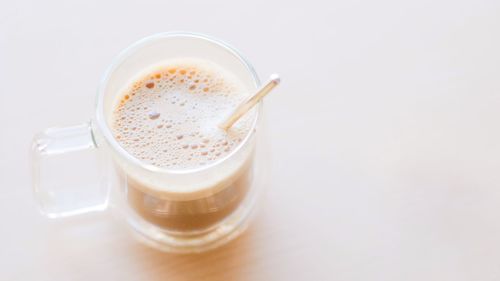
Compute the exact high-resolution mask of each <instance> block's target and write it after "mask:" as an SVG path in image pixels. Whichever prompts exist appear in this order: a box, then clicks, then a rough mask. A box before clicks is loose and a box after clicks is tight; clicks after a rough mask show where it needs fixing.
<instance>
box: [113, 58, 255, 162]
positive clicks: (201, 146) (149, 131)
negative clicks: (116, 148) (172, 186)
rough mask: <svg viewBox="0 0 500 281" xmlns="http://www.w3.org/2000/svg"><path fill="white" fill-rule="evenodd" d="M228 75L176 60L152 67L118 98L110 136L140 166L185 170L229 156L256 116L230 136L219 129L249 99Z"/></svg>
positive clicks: (248, 117)
mask: <svg viewBox="0 0 500 281" xmlns="http://www.w3.org/2000/svg"><path fill="white" fill-rule="evenodd" d="M248 94H249V93H248V89H246V87H245V86H244V85H243V83H242V82H241V81H239V79H238V78H237V77H235V76H234V75H233V74H232V73H230V72H228V71H226V70H224V69H223V68H221V67H220V66H218V65H216V64H214V63H212V62H209V61H205V60H199V59H178V60H172V61H169V62H166V63H164V64H162V66H160V67H156V68H153V69H152V70H151V71H149V72H146V74H144V75H143V76H140V77H139V78H138V79H136V80H135V81H134V82H133V83H131V85H130V86H129V87H128V89H126V90H125V91H124V93H123V94H122V95H121V96H120V100H119V101H118V102H117V105H116V108H115V110H114V112H113V121H112V122H113V126H112V127H113V134H114V136H115V138H116V139H117V140H118V142H119V143H120V145H121V146H122V147H123V148H125V150H127V151H128V152H129V153H130V154H132V155H134V156H135V157H136V158H138V159H141V160H142V161H144V162H146V163H149V164H152V165H155V166H158V167H163V168H170V169H189V168H196V167H200V166H203V165H207V164H209V163H211V162H214V161H216V160H217V159H220V158H223V157H225V156H226V155H228V154H229V153H230V152H231V151H232V150H233V149H234V148H235V147H237V146H238V144H239V143H240V142H241V141H242V140H243V139H244V138H245V136H246V135H247V134H248V132H249V130H250V129H251V126H252V121H253V119H254V118H255V112H254V111H252V112H249V113H248V114H247V115H245V116H243V117H242V118H241V119H240V120H239V121H238V122H237V123H236V124H234V125H233V127H232V128H231V129H230V130H229V131H227V132H226V131H224V130H222V129H220V128H219V127H218V124H220V123H221V122H222V121H223V119H224V118H225V117H226V116H227V115H228V114H229V113H230V112H231V111H232V110H233V109H234V108H235V107H236V106H237V105H238V104H239V103H240V102H241V101H243V100H244V99H245V98H246V97H247V95H248Z"/></svg>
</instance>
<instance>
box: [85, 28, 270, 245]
mask: <svg viewBox="0 0 500 281" xmlns="http://www.w3.org/2000/svg"><path fill="white" fill-rule="evenodd" d="M182 57H190V58H200V59H205V60H209V61H212V62H214V63H216V64H218V65H220V66H221V67H223V68H224V69H226V70H228V71H230V72H232V73H233V74H234V75H236V76H237V77H238V78H239V79H240V80H241V81H242V82H243V84H244V85H245V87H246V88H247V89H248V90H249V91H254V90H256V89H257V87H258V86H259V84H260V82H259V79H258V77H257V74H256V73H255V71H254V70H253V68H252V67H251V66H250V65H249V63H248V62H247V61H246V60H245V59H244V58H243V57H242V56H241V55H239V53H238V52H237V51H235V50H234V49H233V48H231V47H229V46H228V45H226V44H225V43H223V42H220V41H217V40H215V39H212V38H207V37H205V36H202V35H197V34H188V33H164V34H159V35H154V36H151V37H148V38H146V39H143V40H141V41H139V42H137V43H136V44H134V45H133V46H131V47H129V48H128V49H126V50H125V51H124V52H122V53H121V54H120V55H119V57H118V59H117V60H116V62H115V63H114V64H113V65H112V66H111V67H110V69H109V70H108V72H107V73H106V75H105V77H104V79H103V81H102V83H101V86H100V88H99V93H98V102H97V114H96V118H95V120H93V122H92V126H93V131H95V132H97V133H95V134H94V137H95V141H96V143H97V144H98V146H105V147H108V148H109V151H110V152H111V155H112V159H113V162H114V164H115V166H116V167H117V168H118V171H119V173H118V174H119V175H120V177H121V178H122V181H121V182H123V185H124V186H122V187H124V188H122V189H121V190H122V191H123V192H120V195H119V196H118V197H120V198H121V200H120V201H121V204H118V206H121V207H120V208H122V209H123V210H125V216H126V218H127V220H128V222H129V223H130V224H131V225H132V227H133V228H134V229H135V230H136V231H137V233H139V234H140V235H139V236H140V237H142V238H143V239H142V240H143V241H144V242H146V243H148V244H150V245H152V246H154V247H156V248H159V249H161V250H166V251H175V252H199V251H204V250H206V249H210V248H213V247H216V246H218V245H220V244H223V243H225V242H227V241H229V240H231V239H232V238H234V237H235V236H237V235H238V234H239V233H240V232H241V231H243V229H244V228H245V225H246V221H247V218H248V216H249V214H250V212H251V210H252V208H253V206H254V205H255V193H256V191H255V189H256V186H255V184H253V175H254V168H255V165H254V163H255V161H254V158H255V157H254V156H255V146H256V133H257V125H258V123H259V120H260V117H259V116H260V111H261V108H262V104H259V106H258V107H257V108H256V109H254V110H257V111H258V112H257V113H256V114H255V116H256V117H255V120H254V123H253V127H252V129H251V130H250V132H249V133H248V135H247V136H246V137H245V139H244V140H243V141H242V142H241V143H240V145H239V146H238V147H236V148H235V149H234V151H232V152H231V153H230V154H229V155H228V156H226V157H225V158H222V159H219V160H217V161H216V162H214V163H212V164H209V165H207V166H203V167H200V168H196V169H188V170H168V169H163V168H160V167H156V166H152V165H149V164H147V163H143V162H141V161H140V160H139V159H137V158H135V157H134V156H132V155H130V154H129V153H127V151H125V150H124V149H123V148H122V147H121V146H120V145H119V143H118V142H117V141H116V140H115V139H114V137H113V135H112V132H111V129H110V127H111V124H112V113H113V110H114V106H115V101H116V99H117V96H118V95H120V94H121V93H122V92H123V91H124V90H125V89H126V87H127V86H128V85H129V83H130V82H131V81H132V80H134V78H137V77H138V76H140V74H142V73H143V71H144V70H148V69H150V68H151V67H154V66H156V65H159V64H160V65H161V63H162V62H163V61H167V60H169V59H174V58H182ZM221 120H222V119H221Z"/></svg>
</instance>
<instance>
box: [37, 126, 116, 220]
mask: <svg viewBox="0 0 500 281" xmlns="http://www.w3.org/2000/svg"><path fill="white" fill-rule="evenodd" d="M32 149H33V151H32V154H33V188H34V193H35V199H36V200H37V202H38V204H39V206H40V210H41V212H42V213H43V214H44V215H46V216H47V217H49V218H59V217H67V216H72V215H77V214H83V213H88V212H91V211H101V210H104V209H106V208H107V205H108V197H109V196H108V194H109V182H108V175H109V173H108V169H109V167H108V166H109V165H107V163H106V161H104V159H103V155H102V154H103V153H102V152H101V151H99V149H97V145H96V143H95V141H94V137H93V133H92V129H91V126H90V124H89V123H85V124H81V125H77V126H72V127H65V128H50V129H47V130H45V131H43V132H42V133H39V134H38V135H36V136H35V138H34V140H33V147H32Z"/></svg>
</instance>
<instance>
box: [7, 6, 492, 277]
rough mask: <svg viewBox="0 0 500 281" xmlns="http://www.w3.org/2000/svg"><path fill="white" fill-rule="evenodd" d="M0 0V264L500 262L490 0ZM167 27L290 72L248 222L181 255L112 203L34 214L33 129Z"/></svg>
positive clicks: (376, 269) (144, 267)
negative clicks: (204, 249)
mask: <svg viewBox="0 0 500 281" xmlns="http://www.w3.org/2000/svg"><path fill="white" fill-rule="evenodd" d="M1 1H2V2H0V124H1V128H0V142H1V143H0V144H1V145H0V222H1V227H0V280H222V279H225V280H345V281H354V280H359V281H362V280H363V281H365V280H416V281H417V280H419V281H420V280H455V281H458V280H500V143H499V142H500V128H499V124H500V110H499V109H500V2H499V1H494V0H491V1H451V0H449V1H445V0H439V1H435V0H422V1H388V0H382V1H369V0H359V1H336V0H333V1H283V2H281V3H280V2H273V1H200V2H198V3H195V2H192V1H156V2H153V1H140V2H139V1H137V2H135V3H132V2H131V1H92V0H88V1H80V2H73V1H60V2H54V1H6V0H1ZM172 30H189V31H196V32H202V33H207V34H210V35H212V36H215V37H218V38H221V39H224V40H226V41H227V42H229V43H230V44H232V45H234V46H236V47H237V48H239V49H240V50H241V51H242V52H243V53H244V54H245V55H246V56H247V57H248V59H249V60H250V61H251V62H252V63H253V64H254V66H255V68H256V69H257V71H258V73H259V74H260V75H261V76H262V77H266V76H267V75H269V74H270V73H272V72H279V73H280V74H281V76H282V78H283V80H282V85H281V86H280V88H279V90H277V91H276V92H274V93H273V94H272V95H270V96H269V97H268V98H267V102H266V118H267V125H268V134H267V138H268V147H269V148H270V149H271V150H272V155H271V158H270V159H271V160H270V161H271V171H270V175H271V176H270V177H269V178H268V179H267V184H266V185H267V187H266V188H267V189H268V191H267V193H266V194H265V195H264V197H263V200H262V204H261V209H260V213H259V214H258V216H257V218H256V220H255V221H254V223H253V224H252V227H251V228H250V229H249V231H248V232H247V233H246V234H245V235H243V236H242V237H240V238H239V239H238V240H236V241H234V242H233V243H231V244H229V245H227V246H225V247H223V248H221V249H219V250H216V251H214V252H210V253H207V254H203V255H197V256H175V255H169V254H163V253H159V252H157V251H155V250H151V249H148V248H146V247H144V246H142V245H140V244H138V243H137V242H136V241H135V240H134V239H133V238H132V236H131V235H130V233H129V232H128V229H127V227H126V226H125V225H124V224H123V223H122V222H121V221H120V220H119V219H116V218H114V217H113V216H111V215H110V214H109V213H100V214H95V215H88V216H84V217H80V218H75V219H72V220H62V221H48V220H46V219H44V218H43V217H41V216H40V215H39V214H38V213H37V210H36V207H35V204H34V200H33V197H32V194H31V179H30V161H29V148H30V142H31V138H32V136H33V135H34V134H35V133H36V132H37V131H40V130H42V129H44V128H45V127H49V126H54V125H72V124H77V123H80V122H82V121H86V120H88V118H89V116H90V115H91V114H92V112H93V104H94V96H95V92H96V88H97V84H98V82H99V79H100V77H101V75H102V73H103V72H104V70H105V69H106V67H107V66H108V65H109V64H110V63H111V61H112V59H113V57H114V56H115V55H116V54H117V53H118V52H119V51H120V50H122V49H124V48H125V47H127V46H128V45H129V44H131V43H133V42H134V41H136V40H138V39H140V38H142V37H144V36H147V35H150V34H153V33H157V32H163V31H172ZM71 168H78V165H76V164H75V167H67V169H71Z"/></svg>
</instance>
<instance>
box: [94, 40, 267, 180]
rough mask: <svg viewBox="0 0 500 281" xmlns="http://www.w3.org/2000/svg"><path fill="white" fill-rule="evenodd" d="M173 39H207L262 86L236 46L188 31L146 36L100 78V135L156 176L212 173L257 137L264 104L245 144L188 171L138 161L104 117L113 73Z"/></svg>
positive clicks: (122, 55)
mask: <svg viewBox="0 0 500 281" xmlns="http://www.w3.org/2000/svg"><path fill="white" fill-rule="evenodd" d="M171 37H186V38H195V39H199V40H205V41H208V42H210V43H213V44H216V45H218V46H219V47H221V48H223V49H225V50H226V51H228V52H229V53H230V54H232V55H233V56H234V57H235V58H236V59H238V60H239V61H240V62H241V63H242V64H243V66H244V67H245V68H246V70H247V71H248V72H249V73H250V74H251V76H252V78H253V82H254V84H255V86H256V87H259V86H260V85H261V82H260V79H259V76H258V75H257V72H256V71H255V69H254V68H253V66H252V65H251V64H250V62H249V61H248V60H247V59H246V58H245V57H244V56H243V55H242V54H241V52H240V51H238V50H237V49H236V48H234V47H233V46H231V45H229V44H228V43H226V42H224V41H222V40H220V39H217V38H214V37H212V36H209V35H205V34H201V33H196V32H187V31H171V32H162V33H156V34H153V35H150V36H147V37H144V38H142V39H140V40H138V41H136V42H135V43H133V44H131V45H130V46H129V47H127V48H125V49H124V50H122V51H121V52H120V53H119V54H118V55H117V56H116V57H115V58H114V59H113V62H112V63H111V65H110V66H109V67H108V68H107V70H106V71H105V73H104V75H103V78H102V79H101V81H100V83H99V87H98V90H97V106H96V123H97V126H98V128H99V130H100V132H101V134H102V135H103V136H104V138H105V139H106V141H107V142H108V143H109V144H110V146H111V147H112V148H113V149H114V150H115V151H116V152H118V153H119V154H120V155H121V156H123V157H124V158H125V159H126V160H127V161H129V162H130V163H133V164H135V165H138V166H140V167H141V168H143V169H145V170H148V171H150V172H154V173H163V174H176V175H182V174H193V173H198V172H203V171H206V170H209V169H211V168H214V167H216V166H218V165H220V164H222V163H224V162H226V161H227V160H229V159H230V158H232V157H233V156H234V155H235V154H236V153H238V152H239V151H240V150H241V149H242V148H243V147H244V146H245V145H247V143H248V142H249V140H250V139H251V137H252V135H253V134H254V131H255V129H256V127H257V124H258V123H259V120H260V118H261V114H262V107H263V102H262V101H261V102H259V104H258V105H257V112H256V116H255V118H254V120H253V123H252V126H251V128H250V130H249V132H248V133H247V134H246V136H245V138H244V139H243V141H242V142H240V143H239V145H238V146H237V147H235V148H234V149H233V150H232V151H231V152H230V153H229V154H228V155H226V156H225V157H223V158H220V159H218V160H217V161H214V162H212V163H210V164H208V165H203V166H200V167H197V168H189V169H167V168H163V167H159V166H155V165H152V164H149V163H146V162H144V161H142V160H140V159H138V158H136V157H135V156H134V155H132V154H130V153H129V152H128V151H126V150H125V149H124V148H123V147H122V146H121V145H120V144H119V143H118V141H117V140H116V139H115V138H114V137H113V134H112V132H111V129H110V128H109V126H108V124H107V122H106V118H105V116H104V91H105V88H106V85H107V83H108V81H109V79H110V77H111V75H112V74H113V72H114V71H115V70H116V69H117V68H118V67H119V66H120V65H121V64H122V63H123V62H124V61H126V60H127V58H128V57H129V55H130V54H133V53H134V52H135V51H137V50H138V49H140V48H142V47H143V46H144V45H146V44H148V43H150V42H153V41H156V40H159V39H165V38H171Z"/></svg>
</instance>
